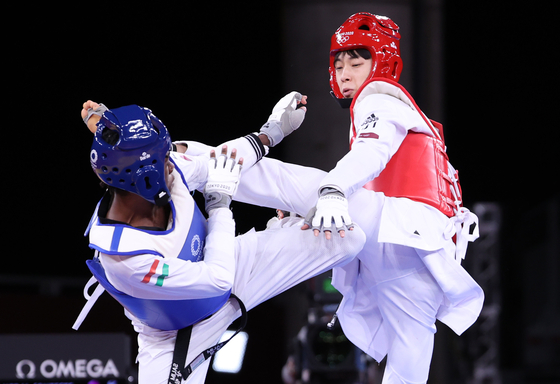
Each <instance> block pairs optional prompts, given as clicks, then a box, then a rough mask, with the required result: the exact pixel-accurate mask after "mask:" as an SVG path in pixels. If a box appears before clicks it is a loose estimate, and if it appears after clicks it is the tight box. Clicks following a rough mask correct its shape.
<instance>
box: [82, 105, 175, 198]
mask: <svg viewBox="0 0 560 384" xmlns="http://www.w3.org/2000/svg"><path fill="white" fill-rule="evenodd" d="M170 150H171V138H170V137H169V132H168V131H167V128H166V127H165V125H163V123H162V122H161V121H160V120H159V119H158V118H157V117H156V116H155V115H154V114H153V113H152V111H151V110H149V109H147V108H143V107H140V106H138V105H129V106H126V107H121V108H116V109H112V110H107V111H105V113H104V114H103V116H102V117H101V120H100V121H99V123H97V131H96V132H95V135H94V139H93V144H92V146H91V152H90V162H91V167H92V168H93V170H94V172H95V173H97V175H98V176H99V178H100V179H101V180H103V182H105V184H107V185H109V186H112V187H115V188H118V189H122V190H125V191H129V192H133V193H135V194H137V195H140V196H142V197H143V198H144V199H146V200H148V201H150V202H152V203H154V204H157V205H165V204H167V203H168V201H169V199H170V194H169V189H168V188H167V185H166V183H165V159H166V157H167V155H168V154H169V151H170Z"/></svg>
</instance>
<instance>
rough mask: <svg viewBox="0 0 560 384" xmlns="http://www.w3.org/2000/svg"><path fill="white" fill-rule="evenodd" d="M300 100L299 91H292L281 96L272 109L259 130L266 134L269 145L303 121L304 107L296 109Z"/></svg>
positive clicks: (279, 139)
mask: <svg viewBox="0 0 560 384" xmlns="http://www.w3.org/2000/svg"><path fill="white" fill-rule="evenodd" d="M301 100H302V95H301V93H299V92H295V91H293V92H290V93H288V94H287V95H286V96H284V97H283V98H281V99H280V101H278V103H276V105H275V106H274V108H273V109H272V114H271V115H270V116H269V118H268V121H267V122H266V123H265V124H264V125H263V126H262V127H261V130H260V133H264V134H265V135H266V136H268V139H269V140H270V146H271V147H274V146H275V145H277V144H278V143H280V142H281V141H282V139H283V138H284V137H286V136H288V135H289V134H290V133H292V132H293V131H295V130H296V129H298V128H299V126H300V125H301V123H302V122H303V119H304V118H305V111H306V110H305V108H300V109H297V106H298V104H299V102H300V101H301Z"/></svg>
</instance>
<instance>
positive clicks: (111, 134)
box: [101, 128, 119, 145]
mask: <svg viewBox="0 0 560 384" xmlns="http://www.w3.org/2000/svg"><path fill="white" fill-rule="evenodd" d="M101 137H102V138H103V140H105V142H106V143H107V144H109V145H115V144H117V142H118V141H119V132H117V131H115V130H113V129H109V128H105V129H104V130H103V132H101Z"/></svg>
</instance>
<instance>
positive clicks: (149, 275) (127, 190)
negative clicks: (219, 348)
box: [74, 93, 365, 384]
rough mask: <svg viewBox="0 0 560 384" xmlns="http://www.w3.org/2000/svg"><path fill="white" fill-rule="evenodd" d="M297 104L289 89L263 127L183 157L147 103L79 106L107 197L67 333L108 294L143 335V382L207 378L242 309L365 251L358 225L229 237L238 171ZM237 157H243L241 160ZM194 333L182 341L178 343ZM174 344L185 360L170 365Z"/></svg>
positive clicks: (290, 119)
mask: <svg viewBox="0 0 560 384" xmlns="http://www.w3.org/2000/svg"><path fill="white" fill-rule="evenodd" d="M298 100H299V101H301V102H302V103H304V102H305V99H304V98H302V97H301V95H299V94H297V93H291V94H289V95H287V96H285V97H284V98H283V99H281V100H280V102H279V103H278V104H277V105H276V107H275V108H274V109H273V113H272V114H271V116H270V118H269V121H268V122H267V123H266V124H265V125H264V126H263V128H261V130H260V131H259V133H256V134H250V135H247V136H245V137H242V138H239V139H236V140H232V141H230V142H227V143H225V145H222V146H220V147H218V148H219V149H218V150H214V149H211V148H210V147H207V146H205V145H203V144H200V143H196V142H180V143H176V144H178V145H183V148H187V147H188V150H187V151H186V152H185V153H180V152H176V151H173V150H172V144H171V140H170V138H169V133H168V132H167V129H166V128H165V126H164V125H163V123H161V121H160V120H159V119H157V118H156V117H155V116H154V115H153V114H152V113H151V111H149V110H148V109H145V108H141V107H138V106H128V107H123V108H116V109H112V110H107V109H106V108H104V107H103V106H101V105H99V104H96V103H93V102H86V103H85V104H84V110H83V111H82V116H83V117H84V119H85V120H86V124H88V127H89V128H90V130H91V131H94V132H95V136H94V142H93V145H92V149H91V153H90V162H91V165H92V167H93V169H94V172H95V173H96V174H97V176H98V177H99V178H101V180H103V182H104V183H105V184H106V185H107V186H109V193H108V194H107V195H106V196H105V197H104V198H103V199H102V200H101V201H100V203H99V204H98V207H97V209H96V211H95V213H94V215H93V217H92V220H91V222H90V226H89V230H88V234H89V238H90V247H91V248H93V249H95V250H96V256H95V257H94V259H93V260H89V261H88V266H89V268H90V269H91V271H92V273H93V275H94V277H93V278H92V279H91V280H90V282H89V283H88V286H89V285H93V284H95V282H99V283H100V284H99V285H98V286H97V288H96V289H95V291H94V292H93V294H92V295H91V296H89V297H88V303H87V304H86V306H85V307H84V310H83V311H82V313H81V314H80V316H79V318H78V320H77V321H76V323H75V325H74V328H75V329H77V328H78V327H79V325H80V324H81V322H82V321H83V320H84V318H85V316H86V315H87V312H88V311H89V309H90V308H91V306H92V305H93V303H94V302H95V299H96V298H97V297H98V296H99V295H100V294H101V293H102V292H103V291H104V290H107V291H108V292H109V293H110V294H111V295H112V296H113V297H114V298H115V299H117V300H118V301H119V302H120V303H121V304H122V305H123V306H124V308H125V314H126V315H127V317H128V318H130V319H131V321H132V324H133V326H134V329H135V330H136V332H138V344H139V353H138V362H139V383H141V384H142V383H150V384H154V383H167V382H177V383H180V382H181V377H182V379H183V380H184V379H185V376H187V375H188V378H187V379H186V382H187V383H202V382H203V381H204V378H205V376H206V371H207V369H208V364H209V359H208V358H209V356H210V354H211V352H210V351H211V350H213V349H210V351H209V350H208V348H212V347H213V346H214V345H215V344H216V343H217V342H218V341H219V339H220V337H221V336H222V334H223V333H224V331H225V330H226V329H227V328H228V326H229V325H230V324H231V322H232V321H233V320H234V319H236V318H237V317H239V316H240V315H241V314H242V312H243V309H244V308H245V307H246V309H247V310H250V309H251V308H254V307H255V306H256V305H258V304H260V303H262V302H264V301H266V300H268V299H269V298H271V297H274V296H276V295H278V294H280V293H282V292H284V291H285V290H287V289H289V288H290V287H293V286H294V285H296V284H298V283H300V282H302V281H304V280H306V279H309V278H311V277H313V276H316V275H318V274H320V273H323V272H325V271H327V270H329V269H331V268H332V267H333V266H336V265H341V264H344V263H346V262H348V261H349V260H350V259H352V258H353V257H354V255H356V254H357V253H358V252H359V251H360V250H361V248H362V246H363V243H364V241H365V237H364V234H363V232H362V231H361V230H360V229H359V228H358V227H356V228H355V230H354V231H352V232H351V233H348V234H347V236H346V238H345V239H341V238H336V239H333V240H327V239H325V238H323V237H315V236H314V235H313V233H312V232H311V231H301V230H300V229H299V227H298V226H295V227H290V228H283V229H275V230H267V231H262V232H255V231H250V232H248V233H246V234H244V235H241V236H237V237H235V224H234V221H233V218H232V212H231V210H230V209H229V204H230V201H231V199H232V196H233V195H234V194H235V191H236V189H237V185H238V181H239V177H240V175H241V174H242V173H244V172H245V171H246V170H247V169H249V168H250V167H251V166H252V165H253V164H255V163H256V162H257V161H259V159H260V158H261V157H262V156H263V155H264V154H266V152H267V147H266V146H264V145H263V144H270V145H276V144H277V143H278V142H280V141H281V140H282V138H283V137H284V136H285V135H287V134H289V133H291V131H293V130H294V129H297V128H298V127H299V125H300V124H301V121H302V120H303V114H304V113H305V110H302V109H296V106H297V103H298ZM96 123H97V124H96ZM216 152H217V153H218V154H219V155H218V156H216ZM239 155H243V161H241V160H239V162H237V160H236V159H237V158H238V156H239ZM241 163H242V164H243V171H242V170H241ZM282 188H283V186H282V185H278V190H276V191H274V192H278V193H282ZM195 189H197V190H200V191H203V193H204V196H205V208H206V212H207V214H208V220H207V221H206V220H205V219H204V217H203V216H202V214H201V213H200V212H199V211H198V208H197V207H196V204H195V202H194V200H193V198H192V196H191V193H190V192H191V191H194V190H195ZM296 198H297V196H296ZM243 304H244V305H243ZM178 330H179V331H178ZM189 332H190V337H186V338H185V339H186V340H187V342H188V347H187V346H184V345H182V344H181V340H183V335H185V334H186V335H189ZM178 335H179V336H178ZM176 340H179V341H178V344H177V345H178V347H177V348H176V347H175V346H176ZM174 350H175V351H176V352H178V353H179V354H180V353H181V352H182V353H183V354H185V355H186V358H185V357H183V361H180V360H179V361H176V360H175V358H174ZM185 364H186V369H182V368H183V367H185ZM196 367H198V368H196ZM194 368H196V369H194Z"/></svg>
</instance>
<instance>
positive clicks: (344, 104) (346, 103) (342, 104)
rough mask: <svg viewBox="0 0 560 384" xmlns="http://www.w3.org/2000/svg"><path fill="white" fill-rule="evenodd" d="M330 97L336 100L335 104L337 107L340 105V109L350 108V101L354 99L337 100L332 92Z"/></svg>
mask: <svg viewBox="0 0 560 384" xmlns="http://www.w3.org/2000/svg"><path fill="white" fill-rule="evenodd" d="M331 96H332V97H333V99H335V100H336V102H337V103H338V105H340V107H341V108H342V109H348V108H350V106H351V105H352V100H354V99H339V98H338V97H336V96H335V94H334V92H333V91H331Z"/></svg>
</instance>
